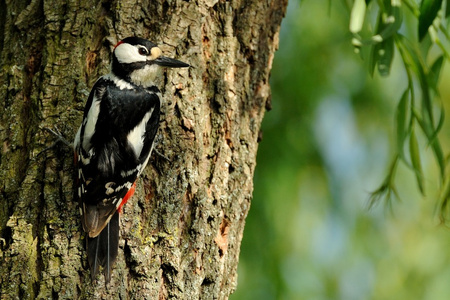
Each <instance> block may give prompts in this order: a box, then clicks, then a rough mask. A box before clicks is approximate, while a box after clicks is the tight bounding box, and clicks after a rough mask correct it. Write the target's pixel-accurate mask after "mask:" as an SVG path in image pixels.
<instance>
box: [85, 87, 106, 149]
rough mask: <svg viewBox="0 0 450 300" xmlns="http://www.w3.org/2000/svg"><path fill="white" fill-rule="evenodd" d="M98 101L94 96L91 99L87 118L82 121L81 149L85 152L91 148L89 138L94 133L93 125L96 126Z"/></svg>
mask: <svg viewBox="0 0 450 300" xmlns="http://www.w3.org/2000/svg"><path fill="white" fill-rule="evenodd" d="M100 102H101V101H100V100H99V99H98V98H97V96H96V95H94V98H93V99H92V104H91V107H90V108H89V112H88V115H87V118H86V119H84V122H85V123H84V124H83V125H84V135H83V145H81V146H82V147H83V149H85V150H86V151H88V150H89V148H90V146H91V143H90V141H91V138H92V135H93V134H94V132H95V124H97V120H98V114H99V113H100Z"/></svg>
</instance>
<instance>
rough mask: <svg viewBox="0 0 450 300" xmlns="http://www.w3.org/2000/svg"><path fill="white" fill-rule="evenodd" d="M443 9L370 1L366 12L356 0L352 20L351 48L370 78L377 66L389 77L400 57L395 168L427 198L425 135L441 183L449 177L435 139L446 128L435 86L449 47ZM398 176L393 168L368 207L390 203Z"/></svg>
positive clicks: (427, 2) (426, 1)
mask: <svg viewBox="0 0 450 300" xmlns="http://www.w3.org/2000/svg"><path fill="white" fill-rule="evenodd" d="M402 3H403V5H402ZM442 4H443V1H442V0H437V1H436V0H422V1H421V3H420V6H419V4H418V3H416V2H415V1H413V0H405V1H400V0H379V1H370V3H369V5H368V6H367V7H366V2H364V1H360V0H355V1H354V3H353V7H352V11H351V16H350V32H351V33H352V34H353V45H354V46H355V50H356V51H357V52H359V53H361V57H362V58H363V59H364V60H366V61H368V69H369V72H370V74H372V76H373V74H374V70H375V66H378V72H379V74H380V75H381V76H387V75H389V73H390V70H391V66H392V61H393V57H394V54H395V53H398V54H399V55H400V57H401V60H402V62H403V65H404V70H405V73H406V75H407V78H408V82H407V86H406V87H405V91H404V93H403V95H402V97H401V98H400V100H399V102H398V106H397V116H396V117H397V130H396V133H397V139H396V141H397V153H396V154H395V157H394V165H396V164H397V160H400V161H401V162H402V163H404V164H405V165H406V166H408V167H410V168H411V169H412V171H413V172H414V174H415V176H416V180H417V186H418V188H419V190H420V192H421V193H422V194H423V195H425V192H426V191H425V188H424V174H423V170H422V163H421V160H422V159H421V156H422V155H423V154H422V153H421V151H420V147H419V137H418V135H423V136H424V137H425V139H426V140H427V143H428V145H429V146H430V147H431V150H432V152H433V154H434V157H435V160H436V163H437V165H438V167H439V173H440V178H441V183H444V182H445V181H446V177H447V176H449V175H448V174H446V170H445V169H446V161H445V159H444V153H443V150H442V146H441V142H440V139H439V132H440V130H441V128H442V126H443V124H444V109H443V104H442V102H441V100H440V97H439V91H438V88H437V85H438V81H439V77H440V72H441V69H442V66H443V63H444V61H445V58H447V59H448V58H449V55H448V52H447V50H446V47H445V46H444V45H443V43H444V42H445V43H448V42H449V36H448V34H447V29H446V23H447V19H446V17H447V14H448V10H447V12H446V13H445V17H440V16H442V15H443V14H440V13H439V11H440V10H441V8H442V6H443V5H442ZM447 7H448V5H447ZM374 14H375V15H376V16H377V23H376V25H375V26H372V24H370V17H371V16H372V15H374ZM404 15H408V16H409V19H408V22H415V23H416V24H417V28H418V31H417V32H418V36H417V37H416V36H414V35H413V34H411V33H410V32H407V30H405V29H404V28H403V27H402V25H404V22H406V21H405V20H404V19H405V18H404ZM372 28H374V29H373V30H372ZM395 50H397V51H395ZM436 114H437V116H436ZM406 143H408V144H409V147H408V153H405V150H404V149H405V147H404V146H405V144H406ZM396 170H397V168H392V167H391V168H390V169H389V173H388V174H387V176H386V178H385V180H384V181H383V183H382V185H381V186H380V187H379V188H378V189H377V190H376V191H375V192H374V193H372V197H371V203H372V204H374V203H375V202H377V201H378V200H379V199H381V198H385V199H389V197H390V195H392V193H391V191H395V181H394V178H395V172H396ZM444 195H445V193H444ZM448 199H449V198H448V197H443V198H442V199H441V200H442V201H443V203H442V207H445V206H446V205H447V204H446V202H447V201H449V200H448Z"/></svg>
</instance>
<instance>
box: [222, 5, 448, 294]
mask: <svg viewBox="0 0 450 300" xmlns="http://www.w3.org/2000/svg"><path fill="white" fill-rule="evenodd" d="M344 3H345V1H316V0H307V1H302V2H301V3H300V2H299V0H292V1H290V3H289V6H288V9H287V15H286V18H285V19H284V20H283V23H282V29H281V33H280V47H279V50H278V51H277V53H276V56H275V60H274V64H273V70H272V77H271V86H272V106H273V109H272V110H271V111H270V112H268V113H266V116H265V119H264V122H263V140H262V142H261V143H260V147H259V151H258V160H257V161H258V165H257V168H256V174H255V180H254V182H255V189H254V198H253V202H252V207H251V209H250V213H249V216H248V218H247V223H246V227H245V232H244V239H243V241H242V248H241V256H240V262H239V271H238V274H239V283H238V288H237V290H236V292H235V293H234V294H233V295H232V296H231V297H230V299H232V300H239V299H261V300H263V299H343V300H344V299H345V300H352V299H355V300H361V299H433V300H435V299H437V300H439V299H450V230H449V229H448V227H446V226H444V225H442V224H441V223H440V220H439V218H438V204H437V199H438V197H439V188H440V186H439V178H438V171H437V166H436V164H435V161H434V158H433V157H432V154H431V153H430V152H431V151H430V150H429V149H428V147H427V144H426V142H425V139H419V142H420V150H421V153H422V155H423V157H422V163H423V168H424V172H425V174H426V181H425V186H426V196H425V197H423V196H421V195H420V193H419V191H418V188H417V183H416V180H415V177H414V173H413V172H412V171H411V170H410V169H408V167H406V166H405V165H404V164H400V165H399V167H398V171H397V177H396V183H397V187H398V192H399V195H400V196H401V200H402V201H394V202H392V206H391V208H392V210H389V209H386V208H387V207H389V206H386V205H382V203H380V204H379V205H377V206H376V207H374V208H372V209H370V210H369V209H368V199H369V195H370V192H372V191H374V190H375V189H377V188H378V186H379V185H380V184H381V182H382V181H383V179H384V177H385V175H386V174H387V170H388V167H389V164H390V162H391V161H392V158H393V155H394V151H395V110H396V105H397V103H398V101H399V99H400V97H401V95H402V93H403V91H404V89H405V87H406V84H407V81H406V75H405V71H404V68H403V66H402V63H401V62H400V60H399V59H398V54H397V55H396V58H395V60H394V63H393V67H392V72H391V75H390V76H389V77H387V78H380V77H379V76H378V75H375V76H374V78H372V77H370V76H369V74H368V71H367V68H366V67H365V66H364V62H363V61H362V60H361V59H360V57H359V56H358V55H357V54H355V52H354V49H353V46H352V45H351V35H350V33H349V30H348V24H349V9H348V7H345V4H344ZM404 26H406V25H404ZM411 26H412V28H417V24H412V25H411ZM402 30H404V31H408V30H410V29H409V28H407V27H406V28H403V29H402ZM411 30H415V29H411ZM448 82H450V70H449V68H448V66H446V68H445V69H444V72H443V74H442V75H441V79H440V88H441V98H442V99H443V102H444V106H445V108H446V111H449V105H448V103H447V102H448V100H447V99H450V85H449V84H446V83H448ZM448 123H449V122H448V121H446V122H445V125H444V128H443V129H442V131H441V134H440V136H439V137H440V139H441V142H442V146H443V149H444V152H445V153H448V149H450V145H449V140H448V138H447V137H446V134H445V133H447V132H449V130H450V128H449V124H448Z"/></svg>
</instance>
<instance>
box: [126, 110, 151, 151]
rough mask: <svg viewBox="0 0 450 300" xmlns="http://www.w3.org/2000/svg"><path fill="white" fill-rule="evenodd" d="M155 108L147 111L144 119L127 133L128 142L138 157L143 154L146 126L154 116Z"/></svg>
mask: <svg viewBox="0 0 450 300" xmlns="http://www.w3.org/2000/svg"><path fill="white" fill-rule="evenodd" d="M152 113H153V108H152V109H151V110H150V111H149V112H147V113H146V114H145V116H144V118H143V119H142V121H141V122H140V123H139V124H138V125H137V126H136V127H134V128H133V130H131V131H130V132H129V133H128V135H127V140H128V143H129V144H130V145H131V146H132V147H133V149H134V153H135V154H136V156H137V157H139V156H140V155H141V152H142V147H144V137H145V127H146V126H147V122H148V120H150V117H151V116H152Z"/></svg>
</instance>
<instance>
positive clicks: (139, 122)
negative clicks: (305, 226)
mask: <svg viewBox="0 0 450 300" xmlns="http://www.w3.org/2000/svg"><path fill="white" fill-rule="evenodd" d="M161 54H162V53H161V49H160V48H158V47H157V45H156V44H154V43H152V42H150V41H148V40H146V39H143V38H139V37H127V38H125V39H123V40H121V41H120V42H119V43H117V45H116V46H115V47H114V51H113V53H112V62H111V71H110V73H109V74H107V75H104V76H102V77H100V78H99V79H98V80H97V81H96V83H95V84H94V86H93V88H92V91H91V92H90V94H89V97H88V100H87V103H86V106H85V109H84V116H83V120H82V123H81V126H80V128H79V130H78V132H77V134H76V137H75V141H74V153H75V164H76V172H77V173H76V175H77V183H76V194H77V196H78V198H79V201H80V212H81V222H82V225H83V230H84V231H85V232H86V233H87V256H88V262H89V266H90V270H91V278H92V280H95V278H96V276H97V274H98V273H99V271H100V268H99V267H100V266H101V267H102V270H103V273H104V276H105V280H106V282H107V283H108V282H109V281H110V279H111V269H112V266H113V264H114V262H115V260H116V257H117V253H118V247H119V215H120V214H119V213H120V212H121V209H122V206H123V205H124V204H125V203H126V202H127V201H128V199H129V198H130V197H131V196H132V195H133V193H134V189H135V185H136V180H137V178H138V177H139V175H140V174H141V173H142V171H143V170H144V168H145V166H146V165H147V163H148V160H149V158H150V155H151V152H152V149H153V141H154V139H155V135H156V132H157V130H158V126H159V115H160V105H161V104H160V98H161V92H160V90H159V89H158V87H157V86H156V80H157V77H158V76H161V72H160V71H159V69H160V68H161V67H170V68H183V67H189V65H188V64H186V63H184V62H181V61H179V60H176V59H171V58H168V57H165V56H162V55H161Z"/></svg>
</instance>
